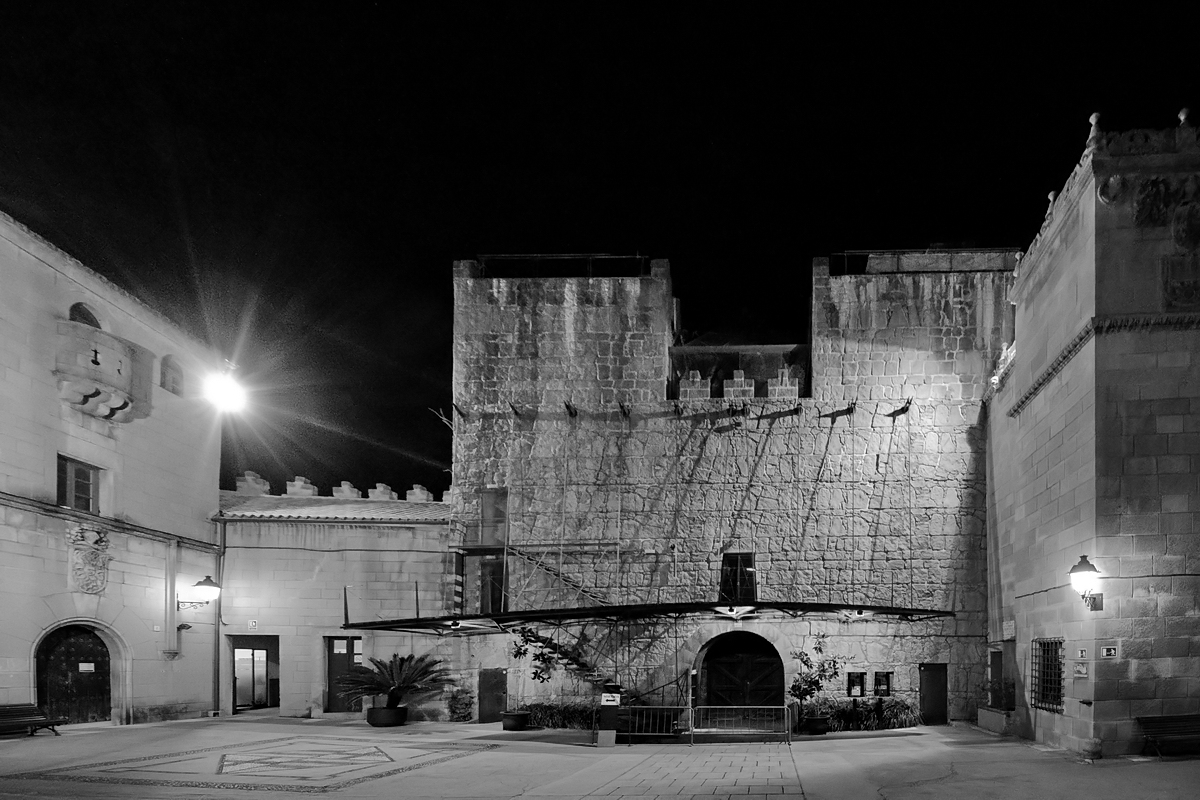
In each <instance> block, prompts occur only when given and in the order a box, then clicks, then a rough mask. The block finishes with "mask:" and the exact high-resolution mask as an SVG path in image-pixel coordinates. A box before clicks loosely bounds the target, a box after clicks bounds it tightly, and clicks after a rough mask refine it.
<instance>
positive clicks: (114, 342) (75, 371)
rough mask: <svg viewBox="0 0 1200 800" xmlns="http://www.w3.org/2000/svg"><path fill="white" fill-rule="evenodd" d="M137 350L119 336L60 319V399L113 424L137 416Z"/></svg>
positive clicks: (56, 363) (57, 359)
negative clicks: (135, 400) (135, 390)
mask: <svg viewBox="0 0 1200 800" xmlns="http://www.w3.org/2000/svg"><path fill="white" fill-rule="evenodd" d="M134 355H135V348H134V345H133V344H132V343H130V342H127V341H125V340H124V339H122V338H120V337H119V336H113V335H112V334H111V333H107V332H105V331H102V330H100V329H99V328H93V327H92V326H90V325H85V324H84V323H82V322H70V321H67V320H59V322H58V354H57V357H56V359H55V370H54V375H55V377H56V378H58V396H59V398H61V399H62V401H63V402H65V403H66V404H67V405H69V406H70V407H71V408H74V409H76V410H77V411H82V412H83V413H85V414H90V415H91V416H93V417H99V418H101V419H107V420H111V421H113V422H128V421H129V420H130V419H132V417H133V411H134V399H133V386H134V383H133V373H134Z"/></svg>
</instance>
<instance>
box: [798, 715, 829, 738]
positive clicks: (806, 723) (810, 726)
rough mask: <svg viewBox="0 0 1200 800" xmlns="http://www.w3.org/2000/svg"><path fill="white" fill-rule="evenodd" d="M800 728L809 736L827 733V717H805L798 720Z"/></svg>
mask: <svg viewBox="0 0 1200 800" xmlns="http://www.w3.org/2000/svg"><path fill="white" fill-rule="evenodd" d="M800 730H801V731H803V732H804V733H807V734H809V735H810V736H821V735H823V734H826V733H829V717H805V718H804V719H803V720H802V721H801V722H800Z"/></svg>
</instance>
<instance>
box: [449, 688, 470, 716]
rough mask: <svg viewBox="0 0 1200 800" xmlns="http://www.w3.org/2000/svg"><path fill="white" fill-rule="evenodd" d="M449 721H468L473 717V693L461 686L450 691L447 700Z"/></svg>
mask: <svg viewBox="0 0 1200 800" xmlns="http://www.w3.org/2000/svg"><path fill="white" fill-rule="evenodd" d="M446 705H447V708H448V710H449V711H450V721H451V722H470V721H471V720H473V719H475V693H474V692H472V691H471V690H470V689H466V688H464V687H462V686H459V687H456V688H455V689H454V691H452V692H450V700H449V702H447V704H446Z"/></svg>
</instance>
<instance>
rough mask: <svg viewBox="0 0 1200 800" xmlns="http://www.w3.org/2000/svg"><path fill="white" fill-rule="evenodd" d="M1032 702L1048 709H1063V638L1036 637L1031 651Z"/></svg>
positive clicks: (1059, 710) (1037, 706)
mask: <svg viewBox="0 0 1200 800" xmlns="http://www.w3.org/2000/svg"><path fill="white" fill-rule="evenodd" d="M1029 678H1030V680H1029V682H1030V693H1031V696H1030V702H1031V704H1032V705H1033V707H1034V708H1041V709H1045V710H1046V711H1057V712H1058V713H1060V714H1061V713H1062V710H1063V640H1062V639H1034V640H1033V647H1032V650H1031V651H1030V667H1029Z"/></svg>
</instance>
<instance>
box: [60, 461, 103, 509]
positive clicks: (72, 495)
mask: <svg viewBox="0 0 1200 800" xmlns="http://www.w3.org/2000/svg"><path fill="white" fill-rule="evenodd" d="M58 504H59V505H60V506H66V507H67V508H73V509H75V510H76V511H86V512H87V513H89V514H99V513H100V470H99V468H97V467H93V466H91V465H90V464H85V463H83V462H82V461H76V460H75V459H73V458H67V457H66V456H59V457H58Z"/></svg>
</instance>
